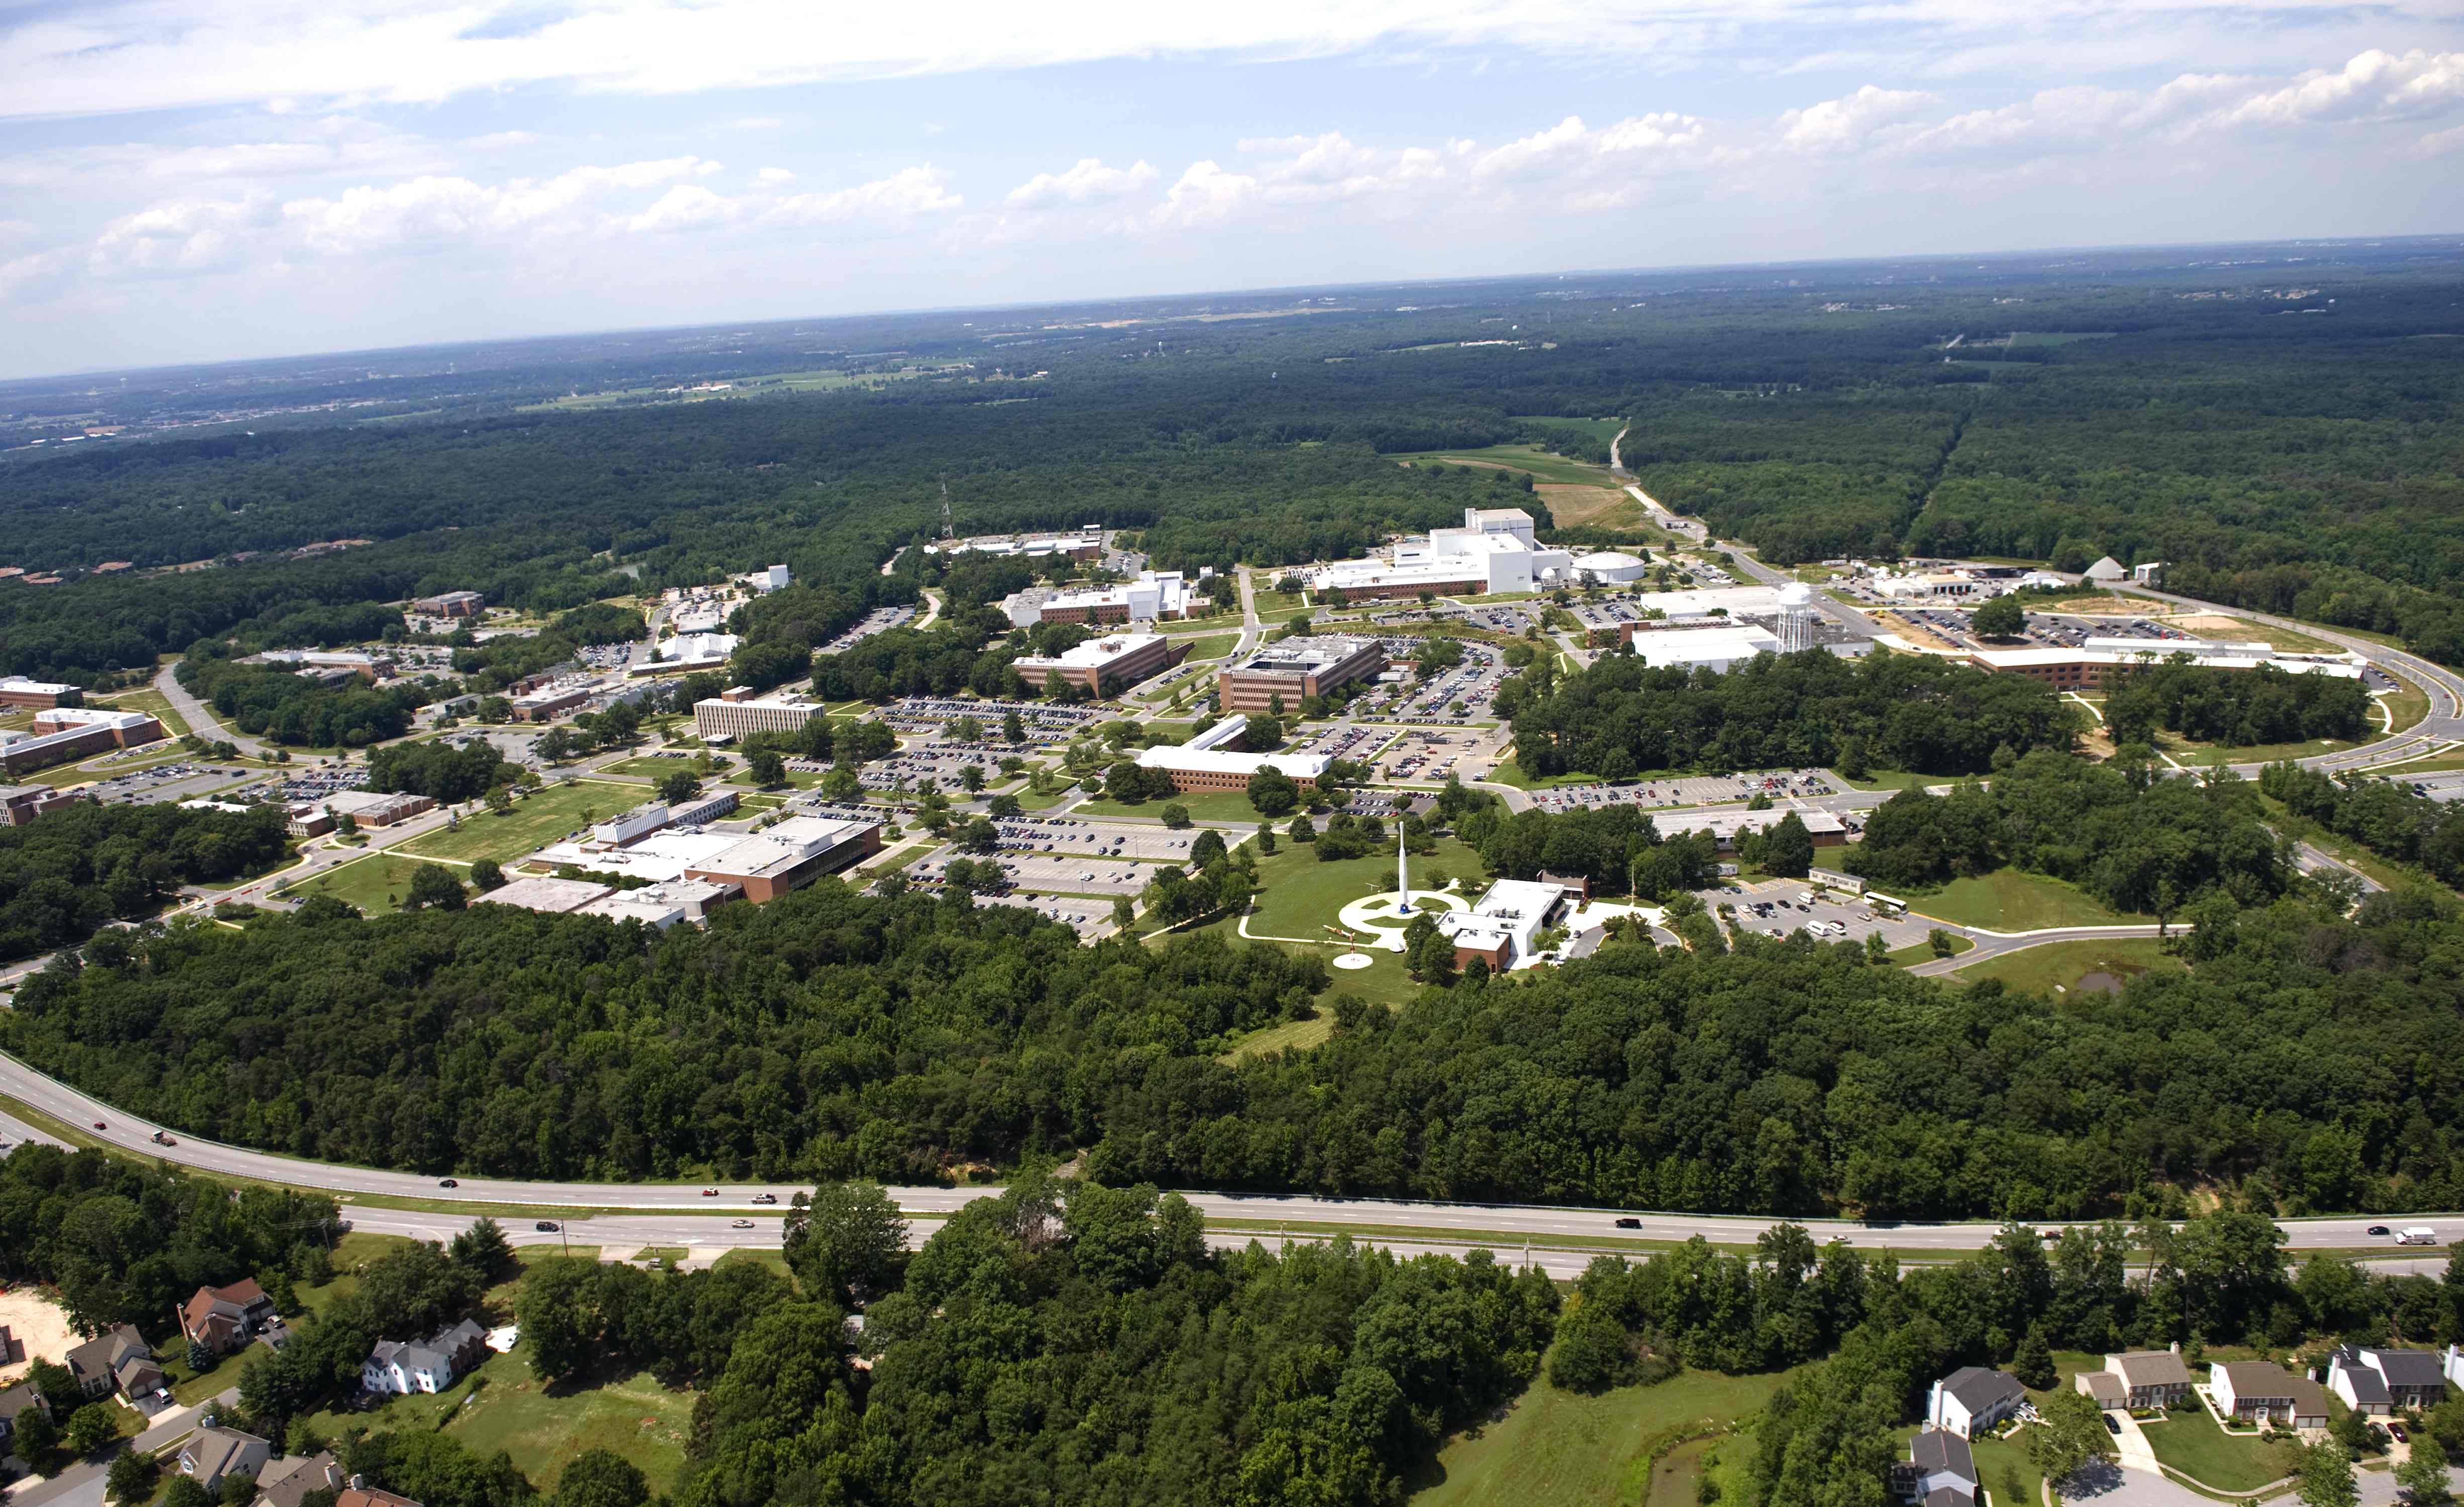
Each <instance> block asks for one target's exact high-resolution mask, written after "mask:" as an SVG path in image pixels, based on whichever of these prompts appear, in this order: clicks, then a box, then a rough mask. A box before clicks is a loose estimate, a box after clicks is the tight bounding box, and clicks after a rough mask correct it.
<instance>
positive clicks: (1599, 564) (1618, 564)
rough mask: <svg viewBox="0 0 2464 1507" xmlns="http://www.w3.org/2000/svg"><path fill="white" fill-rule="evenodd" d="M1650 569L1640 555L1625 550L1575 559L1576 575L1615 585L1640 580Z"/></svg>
mask: <svg viewBox="0 0 2464 1507" xmlns="http://www.w3.org/2000/svg"><path fill="white" fill-rule="evenodd" d="M1650 569H1651V562H1650V561H1649V560H1646V559H1644V558H1642V557H1640V556H1639V555H1628V554H1627V553H1625V552H1624V551H1623V550H1601V551H1598V552H1597V553H1595V554H1591V555H1577V556H1575V557H1574V570H1575V573H1576V574H1578V575H1583V576H1588V577H1590V578H1591V579H1594V580H1596V581H1601V582H1604V583H1610V584H1615V585H1624V584H1625V583H1627V582H1629V581H1637V580H1640V579H1642V578H1643V576H1644V575H1645V573H1647V572H1648V571H1649V570H1650Z"/></svg>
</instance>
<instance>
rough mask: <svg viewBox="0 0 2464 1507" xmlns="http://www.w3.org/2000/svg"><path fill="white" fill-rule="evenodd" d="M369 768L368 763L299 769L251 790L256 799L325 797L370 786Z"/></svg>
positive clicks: (251, 794)
mask: <svg viewBox="0 0 2464 1507" xmlns="http://www.w3.org/2000/svg"><path fill="white" fill-rule="evenodd" d="M367 783H368V771H367V766H366V765H364V764H352V765H341V764H336V765H332V766H331V767H329V768H322V769H319V768H314V767H310V768H298V767H297V766H295V768H294V772H293V773H291V774H288V775H284V776H283V777H282V778H280V779H277V780H275V781H274V782H273V783H271V784H267V785H259V786H257V787H256V788H254V789H253V790H251V791H250V792H249V796H250V797H251V798H253V799H258V800H279V801H284V802H289V801H294V800H322V799H324V798H325V797H328V796H338V795H341V793H342V792H343V791H346V790H364V789H366V788H367Z"/></svg>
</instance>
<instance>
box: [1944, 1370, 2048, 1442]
mask: <svg viewBox="0 0 2464 1507" xmlns="http://www.w3.org/2000/svg"><path fill="white" fill-rule="evenodd" d="M2027 1400H2028V1393H2027V1390H2026V1388H2024V1387H2021V1386H2020V1385H2019V1379H2018V1378H2017V1377H2015V1376H2013V1375H2012V1374H2011V1373H2010V1372H2008V1371H1992V1370H1988V1369H1986V1368H1985V1367H1984V1366H1981V1365H1963V1366H1961V1367H1960V1368H1959V1369H1958V1370H1956V1371H1953V1372H1951V1373H1950V1374H1949V1375H1948V1376H1946V1377H1944V1378H1943V1379H1942V1380H1941V1381H1938V1382H1936V1383H1934V1384H1933V1390H1932V1392H1931V1393H1930V1394H1928V1396H1927V1398H1926V1400H1925V1422H1927V1423H1929V1424H1931V1425H1933V1426H1934V1427H1935V1428H1937V1429H1947V1430H1948V1431H1950V1432H1952V1433H1955V1434H1957V1435H1959V1436H1960V1437H1961V1438H1963V1439H1969V1438H1973V1437H1975V1435H1976V1432H1977V1431H1978V1430H1980V1429H1991V1428H1992V1427H1993V1426H1994V1425H1995V1424H1997V1423H2000V1422H2001V1421H2002V1420H2003V1419H2005V1418H2008V1417H2010V1416H2011V1415H2012V1414H2013V1413H2015V1412H2017V1411H2018V1410H2019V1405H2020V1404H2021V1403H2024V1402H2026V1401H2027Z"/></svg>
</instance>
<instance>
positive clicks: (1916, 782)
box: [1832, 769, 1950, 790]
mask: <svg viewBox="0 0 2464 1507" xmlns="http://www.w3.org/2000/svg"><path fill="white" fill-rule="evenodd" d="M1832 773H1833V774H1834V775H1839V780H1840V782H1841V783H1842V784H1845V785H1848V786H1850V787H1852V788H1854V789H1857V790H1923V789H1925V787H1926V786H1928V785H1940V784H1944V783H1946V782H1947V781H1948V780H1949V778H1950V776H1948V775H1911V774H1908V773H1907V772H1906V771H1904V770H1896V769H1869V770H1867V771H1866V772H1865V777H1864V778H1862V779H1850V778H1849V777H1848V776H1847V775H1840V774H1839V772H1838V771H1837V770H1833V771H1832Z"/></svg>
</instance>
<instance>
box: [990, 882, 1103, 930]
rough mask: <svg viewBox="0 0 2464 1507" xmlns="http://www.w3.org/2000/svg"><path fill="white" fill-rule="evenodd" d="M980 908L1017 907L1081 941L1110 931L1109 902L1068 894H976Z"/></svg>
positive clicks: (1015, 891)
mask: <svg viewBox="0 0 2464 1507" xmlns="http://www.w3.org/2000/svg"><path fill="white" fill-rule="evenodd" d="M976 903H977V904H978V905H982V906H1018V907H1019V908H1020V909H1022V910H1032V911H1034V912H1035V913H1036V914H1037V915H1039V916H1044V917H1045V918H1047V919H1049V920H1053V921H1058V922H1060V923H1061V924H1062V925H1064V926H1066V927H1068V928H1072V929H1073V930H1075V931H1076V932H1077V933H1078V936H1079V939H1080V940H1081V941H1089V942H1091V941H1093V940H1094V939H1095V938H1097V937H1100V936H1103V935H1104V934H1106V933H1107V932H1109V931H1111V929H1112V903H1111V901H1109V900H1086V899H1078V898H1073V897H1071V896H1067V895H1033V894H1028V893H1026V892H1025V891H1023V890H1013V891H1012V892H1010V893H1009V894H1006V895H978V896H977V897H976Z"/></svg>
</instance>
